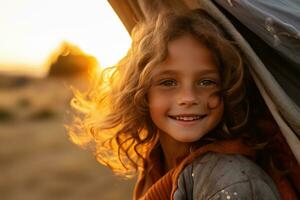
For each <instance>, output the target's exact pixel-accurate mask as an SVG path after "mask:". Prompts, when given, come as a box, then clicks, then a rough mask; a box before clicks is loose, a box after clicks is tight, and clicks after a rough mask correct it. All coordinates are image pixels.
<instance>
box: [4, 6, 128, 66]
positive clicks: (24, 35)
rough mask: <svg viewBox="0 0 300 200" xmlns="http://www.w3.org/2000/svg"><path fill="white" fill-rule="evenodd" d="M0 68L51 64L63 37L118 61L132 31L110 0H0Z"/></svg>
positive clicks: (104, 61) (105, 60)
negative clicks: (119, 16)
mask: <svg viewBox="0 0 300 200" xmlns="http://www.w3.org/2000/svg"><path fill="white" fill-rule="evenodd" d="M0 8H1V9H0V10H1V12H0V44H1V45H0V70H2V71H3V70H5V71H10V70H12V69H13V70H20V71H26V70H27V71H28V70H29V69H35V70H36V71H39V72H43V71H46V70H47V69H46V68H45V64H46V63H47V61H48V59H49V56H50V55H51V54H52V53H53V52H54V51H55V50H56V49H57V48H59V47H60V45H61V43H62V42H64V41H67V42H70V43H72V44H74V45H77V46H78V47H80V48H81V49H82V50H83V51H84V52H85V53H87V54H90V55H92V56H95V57H96V58H97V60H98V62H99V63H100V66H101V67H106V66H111V65H114V64H115V63H116V62H117V61H118V60H119V59H120V58H121V57H122V56H123V55H124V54H125V53H126V51H127V49H128V48H129V46H130V36H129V34H128V32H127V31H126V29H125V27H124V26H123V24H122V23H121V21H120V20H119V18H118V16H117V15H116V14H115V12H114V11H113V9H112V8H111V6H110V5H109V3H108V2H107V1H106V0H88V1H85V0H76V1H74V0H22V1H19V0H0Z"/></svg>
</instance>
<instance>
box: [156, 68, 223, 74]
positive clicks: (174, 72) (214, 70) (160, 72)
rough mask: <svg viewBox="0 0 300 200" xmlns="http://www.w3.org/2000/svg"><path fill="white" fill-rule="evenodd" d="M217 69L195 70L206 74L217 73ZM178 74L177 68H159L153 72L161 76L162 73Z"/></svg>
mask: <svg viewBox="0 0 300 200" xmlns="http://www.w3.org/2000/svg"><path fill="white" fill-rule="evenodd" d="M217 73H219V71H218V70H217V69H204V70H200V71H198V72H196V75H207V74H217ZM177 74H180V71H178V70H161V71H159V72H157V73H155V76H163V75H177Z"/></svg>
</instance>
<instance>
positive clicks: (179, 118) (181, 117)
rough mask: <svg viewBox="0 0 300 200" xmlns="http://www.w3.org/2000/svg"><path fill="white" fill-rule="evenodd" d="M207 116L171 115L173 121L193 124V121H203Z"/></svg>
mask: <svg viewBox="0 0 300 200" xmlns="http://www.w3.org/2000/svg"><path fill="white" fill-rule="evenodd" d="M206 116H207V115H189V116H184V115H176V116H174V115H169V117H170V118H171V119H175V120H177V121H184V122H191V121H196V120H200V119H203V118H204V117H206Z"/></svg>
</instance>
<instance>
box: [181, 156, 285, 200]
mask: <svg viewBox="0 0 300 200" xmlns="http://www.w3.org/2000/svg"><path fill="white" fill-rule="evenodd" d="M182 187H184V188H185V189H182ZM180 190H181V191H183V192H184V190H185V191H186V192H188V193H191V194H192V195H190V196H191V197H190V198H191V199H238V198H239V199H257V198H258V199H280V198H279V195H278V192H277V189H276V187H275V184H274V183H273V181H272V179H271V178H270V177H269V176H268V175H267V174H266V173H265V172H264V171H263V170H262V169H261V168H260V167H259V166H257V165H256V164H255V163H254V162H252V161H250V160H249V159H247V158H246V157H244V156H242V155H239V154H220V153H213V152H209V153H206V154H205V155H203V156H200V157H198V158H196V159H195V160H194V161H193V162H192V163H191V164H190V165H188V166H187V167H186V168H185V169H184V170H183V171H182V173H181V174H180V176H179V179H178V189H177V191H178V192H177V191H176V192H177V193H178V194H179V191H180ZM176 192H175V196H180V195H178V194H176ZM178 199H180V198H178Z"/></svg>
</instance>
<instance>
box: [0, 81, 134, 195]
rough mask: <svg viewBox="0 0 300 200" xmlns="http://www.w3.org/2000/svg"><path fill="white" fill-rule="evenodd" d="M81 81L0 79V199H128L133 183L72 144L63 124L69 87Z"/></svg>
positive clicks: (67, 119)
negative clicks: (113, 172)
mask: <svg viewBox="0 0 300 200" xmlns="http://www.w3.org/2000/svg"><path fill="white" fill-rule="evenodd" d="M70 84H71V85H75V86H79V87H81V88H85V87H86V81H85V80H84V79H80V78H68V79H67V78H55V77H53V78H46V79H27V78H7V77H2V76H0V199H1V200H50V199H51V200H60V199H63V200H69V199H70V200H96V199H97V200H118V199H122V200H123V199H131V197H132V190H133V184H134V180H129V181H128V180H122V179H120V178H118V177H116V176H115V175H113V174H112V172H111V171H110V170H109V169H106V168H105V167H103V166H101V165H100V164H99V163H97V162H96V160H95V159H94V157H93V155H92V153H91V152H87V151H84V150H82V149H80V148H79V147H77V146H75V145H74V144H72V143H71V142H70V141H69V139H68V135H67V133H66V131H65V128H64V124H66V123H68V122H69V117H68V115H66V113H67V112H68V110H69V109H70V108H69V101H70V99H71V96H72V94H71V91H70V89H68V86H69V85H70Z"/></svg>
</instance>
